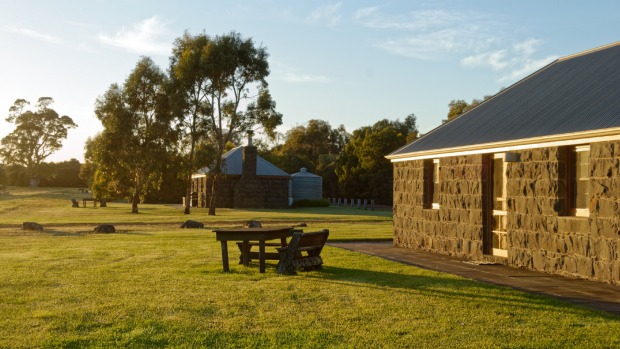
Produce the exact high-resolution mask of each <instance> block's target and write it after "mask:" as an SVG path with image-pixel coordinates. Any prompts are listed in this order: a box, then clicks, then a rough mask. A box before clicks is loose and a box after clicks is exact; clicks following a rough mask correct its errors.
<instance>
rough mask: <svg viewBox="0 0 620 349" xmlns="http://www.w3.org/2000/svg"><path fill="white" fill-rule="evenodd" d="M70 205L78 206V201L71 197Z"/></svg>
mask: <svg viewBox="0 0 620 349" xmlns="http://www.w3.org/2000/svg"><path fill="white" fill-rule="evenodd" d="M71 204H72V205H73V206H71V207H80V203H79V202H78V201H77V200H76V199H71Z"/></svg>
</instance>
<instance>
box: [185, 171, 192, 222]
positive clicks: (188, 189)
mask: <svg viewBox="0 0 620 349" xmlns="http://www.w3.org/2000/svg"><path fill="white" fill-rule="evenodd" d="M191 207H192V175H191V174H189V175H188V176H187V183H186V185H185V208H184V210H183V213H185V214H189V212H190V209H191Z"/></svg>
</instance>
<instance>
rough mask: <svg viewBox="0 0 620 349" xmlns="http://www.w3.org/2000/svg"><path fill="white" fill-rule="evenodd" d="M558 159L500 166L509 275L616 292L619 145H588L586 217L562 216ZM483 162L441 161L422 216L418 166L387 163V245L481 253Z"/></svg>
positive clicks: (548, 152)
mask: <svg viewBox="0 0 620 349" xmlns="http://www.w3.org/2000/svg"><path fill="white" fill-rule="evenodd" d="M566 154H567V153H566V151H564V149H563V148H558V147H549V148H539V149H532V150H523V151H520V152H519V155H520V161H518V162H510V163H507V170H506V177H507V178H506V191H507V192H506V199H507V202H506V203H507V208H506V211H507V216H506V221H507V226H506V228H507V232H508V234H507V235H508V257H507V258H506V259H503V260H502V259H501V258H493V259H494V260H497V261H502V262H503V263H506V264H508V265H511V266H514V267H522V268H527V269H531V270H537V271H542V272H547V273H553V274H560V275H565V276H571V277H580V278H587V279H592V280H597V281H603V282H609V283H615V284H620V256H619V255H620V247H619V246H620V142H602V143H592V144H591V145H590V187H589V188H590V189H589V190H590V198H591V200H590V207H589V209H590V216H589V217H573V216H569V215H568V214H567V212H565V209H564V206H565V195H566V190H565V187H566V183H565V166H566V163H565V161H566V159H565V157H566ZM483 162H484V156H482V155H479V156H474V155H472V156H464V157H450V158H441V160H440V170H439V171H440V195H439V205H440V208H439V209H438V210H432V209H424V208H423V193H422V190H423V187H424V185H423V182H424V181H423V161H421V160H418V161H405V162H396V163H394V244H395V245H397V246H405V247H412V248H422V249H425V250H428V251H433V252H438V253H444V254H453V255H459V256H464V257H469V258H472V259H478V258H481V257H482V258H484V259H487V258H490V256H488V255H485V254H484V251H483V248H484V246H483V245H484V244H483V232H484V229H485V227H484V224H485V222H484V219H483V218H484V216H485V215H484V210H486V206H485V205H484V202H485V197H486V191H487V189H486V184H485V183H486V181H485V180H484V165H483Z"/></svg>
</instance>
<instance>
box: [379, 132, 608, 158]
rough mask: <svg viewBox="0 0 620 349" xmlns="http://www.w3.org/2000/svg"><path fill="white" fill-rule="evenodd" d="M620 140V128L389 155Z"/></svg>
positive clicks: (455, 153)
mask: <svg viewBox="0 0 620 349" xmlns="http://www.w3.org/2000/svg"><path fill="white" fill-rule="evenodd" d="M614 140H620V127H613V128H606V129H599V130H591V131H582V132H575V133H565V134H558V135H550V136H544V137H533V138H525V139H515V140H510V141H502V142H494V143H484V144H472V145H468V146H462V147H454V148H441V149H431V150H425V151H419V152H411V153H406V154H396V155H392V154H390V155H387V156H386V158H387V159H388V160H390V161H391V162H400V161H409V160H421V159H430V158H442V157H448V156H460V155H473V154H488V153H500V152H506V151H515V150H525V149H533V148H542V147H552V146H563V145H576V144H584V143H595V142H606V141H614Z"/></svg>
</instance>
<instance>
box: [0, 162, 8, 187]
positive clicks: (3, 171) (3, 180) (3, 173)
mask: <svg viewBox="0 0 620 349" xmlns="http://www.w3.org/2000/svg"><path fill="white" fill-rule="evenodd" d="M0 185H1V186H3V187H6V186H7V185H9V176H8V174H7V168H6V166H4V165H2V164H0Z"/></svg>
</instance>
